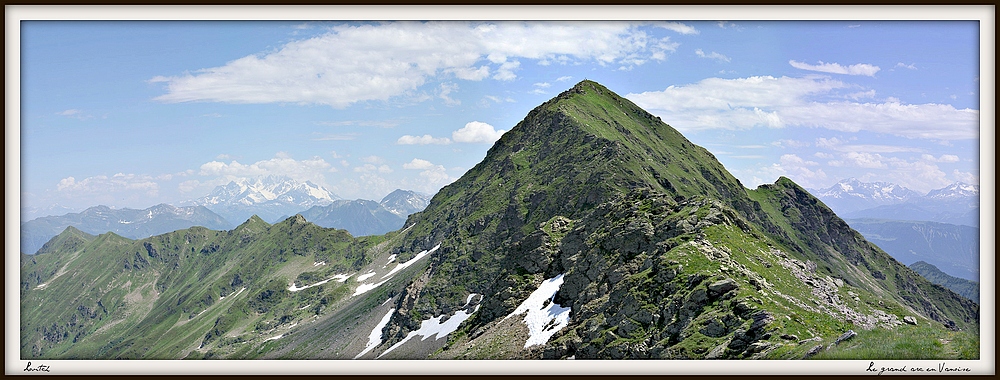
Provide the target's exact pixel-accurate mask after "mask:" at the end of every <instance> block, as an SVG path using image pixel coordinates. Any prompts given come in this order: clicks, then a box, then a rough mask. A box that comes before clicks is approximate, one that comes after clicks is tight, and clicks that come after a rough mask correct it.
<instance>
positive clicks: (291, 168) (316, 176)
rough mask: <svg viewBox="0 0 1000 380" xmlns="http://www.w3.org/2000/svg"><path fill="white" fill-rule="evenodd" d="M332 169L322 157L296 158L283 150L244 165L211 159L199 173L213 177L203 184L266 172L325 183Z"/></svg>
mask: <svg viewBox="0 0 1000 380" xmlns="http://www.w3.org/2000/svg"><path fill="white" fill-rule="evenodd" d="M331 169H333V167H332V165H330V163H328V162H326V160H324V159H322V158H320V157H318V156H317V157H312V158H308V159H305V160H296V159H294V158H291V157H289V156H288V154H286V153H284V152H279V153H277V154H275V156H274V158H272V159H269V160H262V161H257V162H255V163H252V164H242V163H240V162H239V161H231V162H230V163H228V164H227V163H224V162H220V161H211V162H207V163H204V164H202V165H201V167H200V168H199V171H198V175H201V176H205V177H214V179H213V180H209V181H203V182H202V185H205V186H217V185H222V184H225V183H228V182H229V181H232V180H234V179H237V178H249V177H256V176H263V175H284V176H288V177H291V178H292V179H295V180H297V181H312V182H314V183H317V184H320V185H322V184H325V182H326V181H325V174H326V173H329V172H330V170H331Z"/></svg>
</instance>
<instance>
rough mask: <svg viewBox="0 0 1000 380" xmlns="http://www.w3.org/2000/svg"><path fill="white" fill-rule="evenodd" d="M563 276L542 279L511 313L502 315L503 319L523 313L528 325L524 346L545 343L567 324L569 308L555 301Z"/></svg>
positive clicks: (525, 322)
mask: <svg viewBox="0 0 1000 380" xmlns="http://www.w3.org/2000/svg"><path fill="white" fill-rule="evenodd" d="M563 276H565V274H560V275H558V276H556V277H553V278H550V279H548V280H545V281H542V284H541V285H540V286H538V289H537V290H535V291H534V292H532V293H531V295H530V296H528V299H526V300H524V302H521V305H520V306H518V307H517V309H514V312H513V313H510V315H508V316H506V317H504V320H506V319H507V318H510V317H512V316H515V315H519V314H521V313H526V314H525V315H524V324H526V325H528V332H529V334H530V336H529V337H528V341H527V342H524V348H528V347H531V346H535V345H541V344H545V343H546V342H548V341H549V339H550V338H552V335H555V333H556V332H557V331H559V330H560V329H562V328H563V327H566V325H568V324H569V312H570V308H568V307H562V306H560V305H559V304H557V303H555V297H556V293H558V292H559V288H560V287H561V286H562V283H563Z"/></svg>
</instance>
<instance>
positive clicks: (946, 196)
mask: <svg viewBox="0 0 1000 380" xmlns="http://www.w3.org/2000/svg"><path fill="white" fill-rule="evenodd" d="M812 192H813V194H815V195H816V197H817V198H819V199H820V200H822V201H823V203H824V204H826V205H827V206H829V207H830V208H831V209H833V211H834V212H836V213H837V215H839V216H840V217H842V218H848V219H854V218H878V219H893V220H921V221H930V222H938V223H949V224H959V225H966V226H973V227H978V226H979V186H978V185H970V184H966V183H961V182H956V183H953V184H951V185H948V186H946V187H944V188H941V189H936V190H931V191H930V192H928V193H927V195H921V194H920V193H917V192H915V191H913V190H910V189H907V188H905V187H902V186H899V185H896V184H892V183H888V182H861V181H858V180H857V179H855V178H849V179H845V180H842V181H840V182H837V183H836V184H835V185H833V186H831V187H830V188H827V189H823V190H812Z"/></svg>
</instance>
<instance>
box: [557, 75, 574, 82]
mask: <svg viewBox="0 0 1000 380" xmlns="http://www.w3.org/2000/svg"><path fill="white" fill-rule="evenodd" d="M571 79H573V77H571V76H562V77H558V78H556V82H565V81H568V80H571Z"/></svg>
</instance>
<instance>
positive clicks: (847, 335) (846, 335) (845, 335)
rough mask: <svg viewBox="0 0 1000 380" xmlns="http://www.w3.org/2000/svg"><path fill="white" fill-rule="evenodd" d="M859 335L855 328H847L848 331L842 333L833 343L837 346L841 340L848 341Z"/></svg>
mask: <svg viewBox="0 0 1000 380" xmlns="http://www.w3.org/2000/svg"><path fill="white" fill-rule="evenodd" d="M857 335H858V333H856V332H854V330H847V332H845V333H843V334H842V335H840V337H838V338H837V340H835V341H834V342H833V345H835V346H836V345H838V344H840V342H844V341H847V340H849V339H851V338H853V337H855V336H857Z"/></svg>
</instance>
